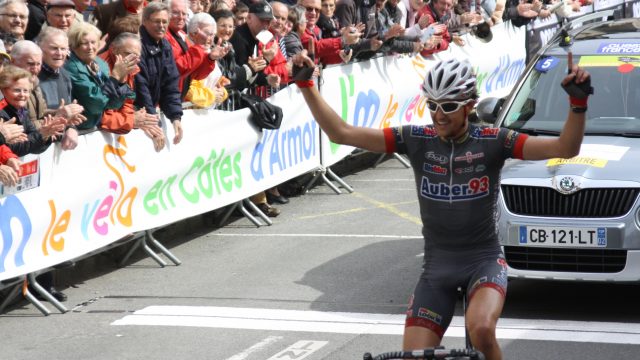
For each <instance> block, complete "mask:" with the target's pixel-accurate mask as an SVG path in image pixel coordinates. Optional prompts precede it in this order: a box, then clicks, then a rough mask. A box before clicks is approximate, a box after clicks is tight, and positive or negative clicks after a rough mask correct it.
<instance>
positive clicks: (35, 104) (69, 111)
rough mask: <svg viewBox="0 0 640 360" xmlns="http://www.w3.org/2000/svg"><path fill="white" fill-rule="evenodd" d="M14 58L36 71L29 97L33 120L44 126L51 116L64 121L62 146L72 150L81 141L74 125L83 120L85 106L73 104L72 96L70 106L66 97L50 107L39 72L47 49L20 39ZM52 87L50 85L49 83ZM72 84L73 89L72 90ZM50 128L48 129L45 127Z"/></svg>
mask: <svg viewBox="0 0 640 360" xmlns="http://www.w3.org/2000/svg"><path fill="white" fill-rule="evenodd" d="M11 58H12V62H13V65H15V66H17V67H19V68H22V69H25V70H27V71H28V72H30V73H31V75H32V82H33V84H34V85H33V88H32V89H31V93H30V94H29V100H28V101H27V109H28V111H29V113H28V116H29V120H30V121H31V122H32V123H33V124H34V125H35V126H36V128H38V129H41V127H42V125H43V124H44V123H45V122H48V121H47V120H50V119H49V116H51V117H54V118H55V119H56V123H58V124H64V125H65V130H64V134H63V136H62V142H61V144H62V149H63V150H72V149H74V148H75V147H76V146H77V144H78V132H77V130H76V129H75V128H73V126H71V125H74V124H78V123H81V122H82V121H83V119H84V116H82V114H81V112H82V106H80V105H78V104H73V103H72V102H71V99H70V96H69V97H68V98H67V102H66V103H67V104H68V105H67V106H66V108H65V105H64V104H65V103H64V100H62V101H58V102H56V103H54V104H53V106H52V107H51V108H49V107H48V105H47V101H46V100H45V98H44V94H43V91H42V87H41V86H40V82H39V74H40V73H41V70H42V59H43V52H42V50H41V48H40V47H38V45H36V44H34V43H33V42H31V41H29V40H20V41H18V42H17V43H15V45H14V46H13V49H11ZM46 88H47V89H48V88H49V86H46ZM70 90H71V89H70V86H69V91H70ZM45 131H46V130H45Z"/></svg>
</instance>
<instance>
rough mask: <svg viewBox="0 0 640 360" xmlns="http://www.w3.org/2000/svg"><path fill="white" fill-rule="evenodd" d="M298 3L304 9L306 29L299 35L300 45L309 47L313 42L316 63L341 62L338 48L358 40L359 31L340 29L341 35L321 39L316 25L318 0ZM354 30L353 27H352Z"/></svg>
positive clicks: (340, 48) (305, 0)
mask: <svg viewBox="0 0 640 360" xmlns="http://www.w3.org/2000/svg"><path fill="white" fill-rule="evenodd" d="M298 4H300V5H302V6H304V8H305V9H306V12H305V16H306V18H307V29H306V30H305V32H304V34H303V35H302V36H301V37H300V40H301V41H302V46H303V47H304V48H305V49H309V42H311V41H313V42H314V45H315V46H314V52H315V59H316V63H317V62H321V63H323V64H325V65H329V64H339V63H341V62H342V58H341V56H340V50H343V49H344V47H345V46H347V45H353V44H355V43H357V42H358V40H360V36H361V33H360V32H359V31H357V30H356V31H355V32H351V31H349V30H350V29H341V30H340V31H341V33H342V36H341V37H337V38H328V39H322V36H321V33H320V28H319V27H318V26H317V25H316V23H317V21H318V18H319V17H320V9H321V5H320V0H299V2H298ZM353 29H354V30H355V28H353Z"/></svg>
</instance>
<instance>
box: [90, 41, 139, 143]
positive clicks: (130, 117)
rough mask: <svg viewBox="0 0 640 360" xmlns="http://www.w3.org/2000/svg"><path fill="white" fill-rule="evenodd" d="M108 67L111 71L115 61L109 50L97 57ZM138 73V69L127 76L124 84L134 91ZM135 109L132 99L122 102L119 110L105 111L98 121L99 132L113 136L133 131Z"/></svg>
mask: <svg viewBox="0 0 640 360" xmlns="http://www.w3.org/2000/svg"><path fill="white" fill-rule="evenodd" d="M98 56H100V58H102V60H104V61H105V62H106V63H107V65H109V70H113V65H114V63H115V59H114V58H113V56H111V49H109V50H107V51H105V52H103V53H102V54H100V55H98ZM139 72H140V68H138V69H137V70H135V71H134V72H133V73H131V74H129V75H127V78H126V79H125V83H126V84H127V85H129V87H130V88H131V89H132V90H134V91H135V89H136V88H135V76H136V74H137V73H139ZM135 115H136V109H135V107H134V106H133V99H131V98H127V99H125V100H124V103H123V104H122V107H121V108H119V109H107V110H105V111H104V112H103V113H102V120H100V125H99V127H100V130H104V131H108V132H112V133H115V134H126V133H128V132H129V131H131V130H132V129H133V126H134V123H135Z"/></svg>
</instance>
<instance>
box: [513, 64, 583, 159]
mask: <svg viewBox="0 0 640 360" xmlns="http://www.w3.org/2000/svg"><path fill="white" fill-rule="evenodd" d="M570 63H571V62H570ZM562 87H563V88H564V89H565V91H566V92H567V93H568V94H569V105H570V110H569V115H568V116H567V121H566V122H565V124H564V127H563V128H562V132H561V133H560V136H559V137H554V138H542V137H534V136H530V137H529V138H527V141H526V142H525V143H524V147H523V149H522V157H523V159H524V160H543V159H549V158H564V159H568V158H571V157H574V156H576V155H578V153H579V152H580V145H581V144H582V138H583V137H584V129H585V120H586V111H587V99H588V97H589V94H592V93H593V89H592V88H591V79H590V75H589V73H588V72H586V71H585V70H583V69H581V68H580V67H579V66H572V68H571V72H570V73H569V75H567V76H566V77H565V78H564V79H563V80H562Z"/></svg>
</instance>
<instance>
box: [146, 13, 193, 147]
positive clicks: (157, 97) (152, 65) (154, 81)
mask: <svg viewBox="0 0 640 360" xmlns="http://www.w3.org/2000/svg"><path fill="white" fill-rule="evenodd" d="M168 26H169V6H167V5H166V4H164V3H160V2H152V3H150V4H149V5H147V7H145V8H144V10H143V11H142V26H141V27H140V39H141V40H142V53H141V55H140V58H141V61H140V63H139V64H138V66H139V67H140V72H139V73H138V74H137V75H136V77H135V83H136V89H135V90H136V100H135V105H136V107H137V108H145V109H146V111H147V113H149V114H157V111H156V106H157V105H160V109H161V110H162V112H163V113H164V114H165V116H166V117H167V118H168V119H169V120H170V121H171V123H172V124H173V129H174V131H175V137H174V138H173V143H174V144H178V143H179V142H180V140H182V124H181V119H182V101H181V100H180V90H179V88H178V79H179V78H180V73H179V72H178V68H177V66H176V62H175V59H174V57H173V50H172V48H171V44H169V41H167V39H165V35H166V33H167V30H168Z"/></svg>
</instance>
